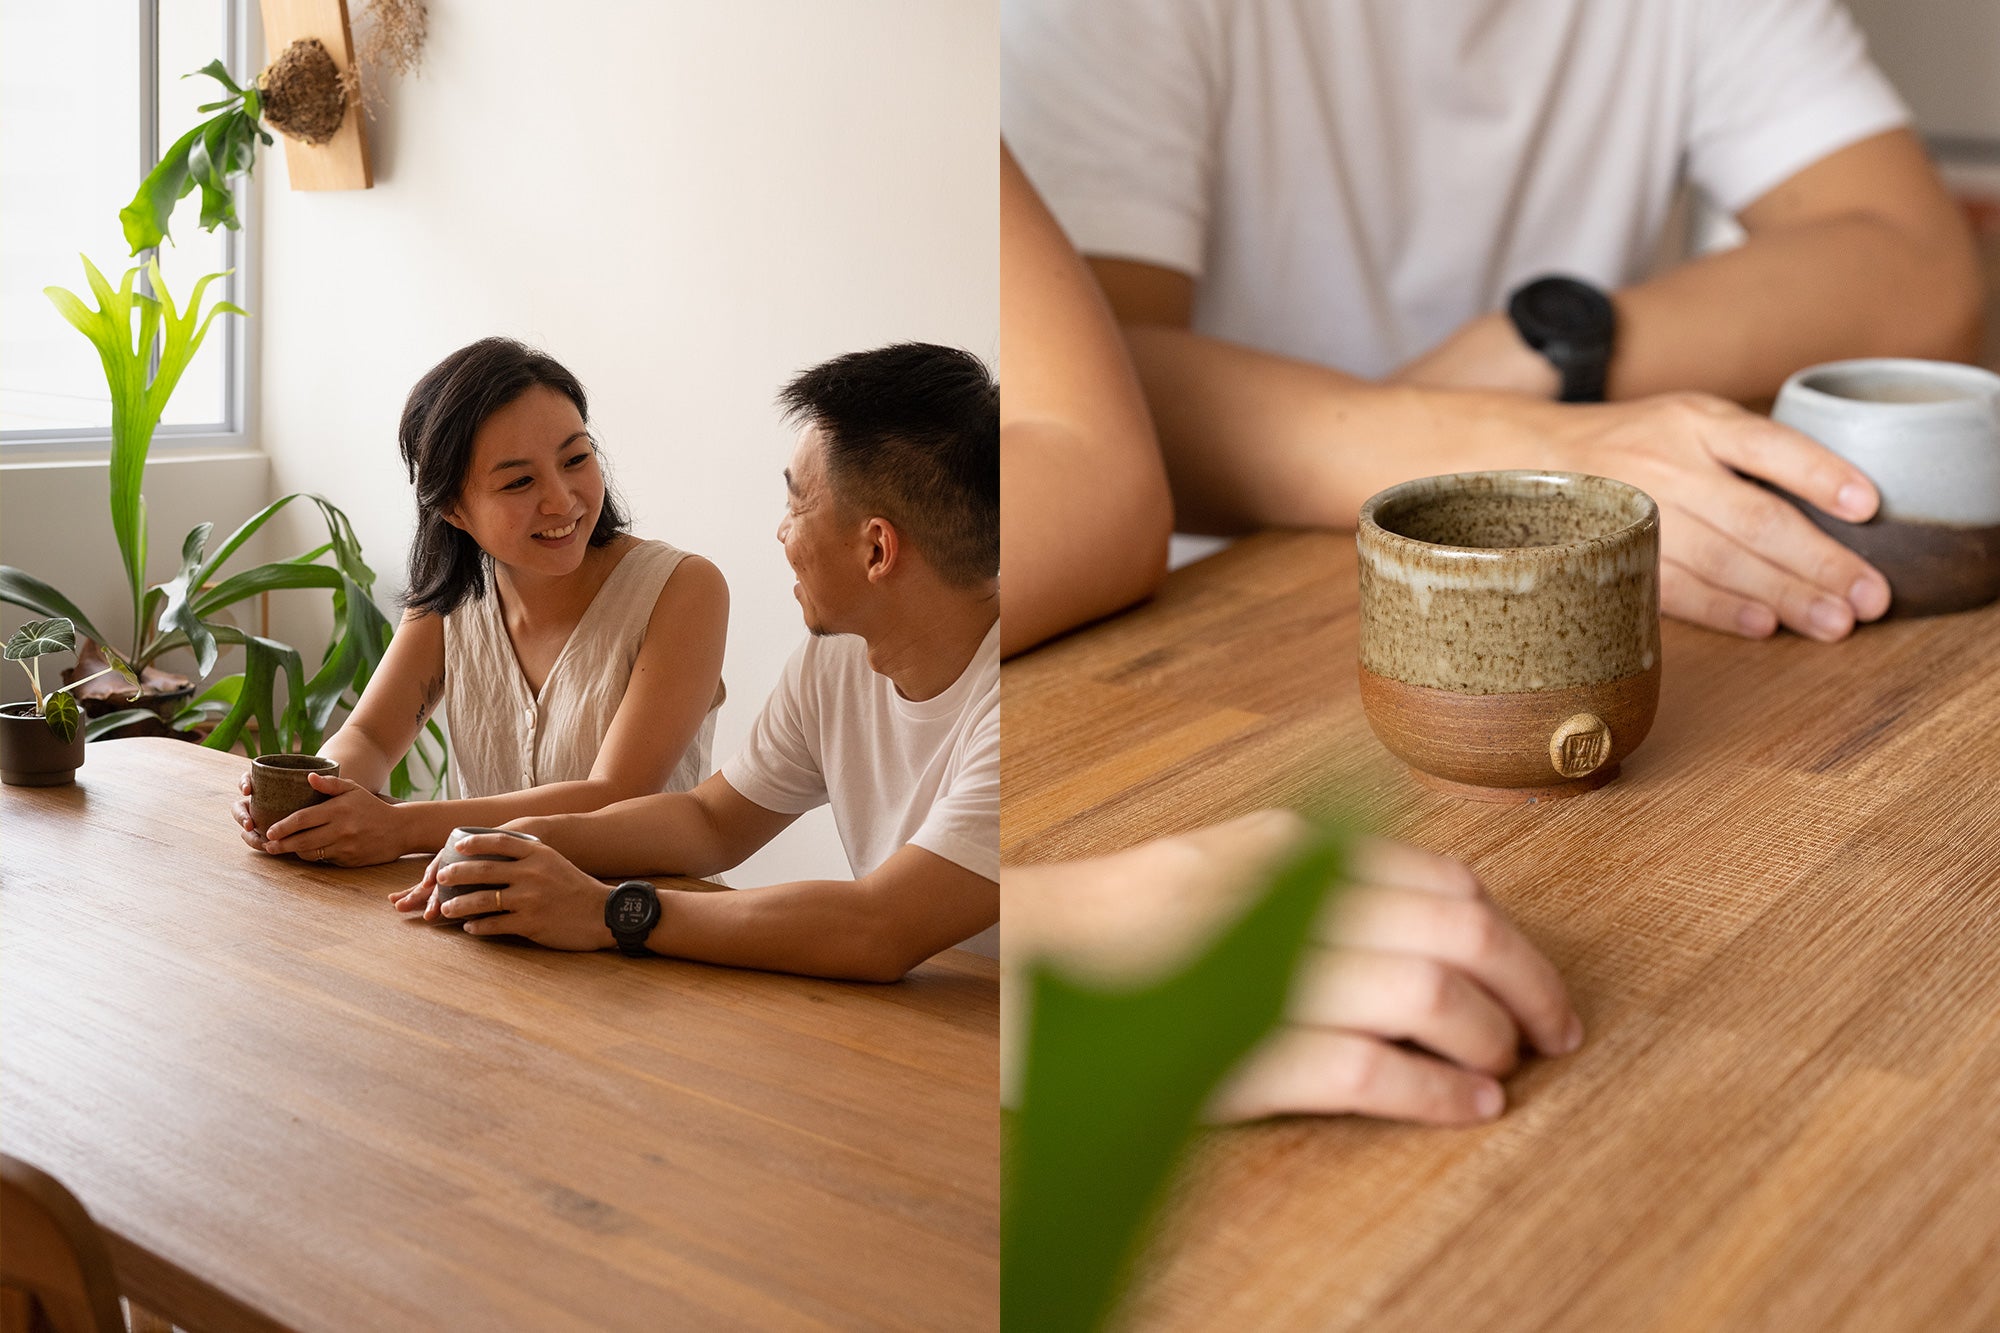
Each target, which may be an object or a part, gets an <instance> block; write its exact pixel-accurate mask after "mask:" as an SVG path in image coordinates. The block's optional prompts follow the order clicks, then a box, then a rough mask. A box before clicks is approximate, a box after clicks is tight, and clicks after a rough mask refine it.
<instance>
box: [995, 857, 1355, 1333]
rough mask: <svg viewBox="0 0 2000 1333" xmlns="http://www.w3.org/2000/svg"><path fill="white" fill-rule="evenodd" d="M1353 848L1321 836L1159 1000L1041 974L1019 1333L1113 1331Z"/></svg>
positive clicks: (1015, 1166)
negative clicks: (1156, 1227) (1217, 1106)
mask: <svg viewBox="0 0 2000 1333" xmlns="http://www.w3.org/2000/svg"><path fill="white" fill-rule="evenodd" d="M1345 846H1346V839H1345V837H1344V836H1343V835H1342V834H1341V833H1340V832H1338V831H1336V830H1333V829H1329V828H1322V829H1319V830H1318V831H1317V832H1316V833H1315V834H1314V835H1313V836H1312V837H1311V838H1309V839H1308V841H1307V843H1306V845H1305V846H1304V847H1303V848H1302V849H1300V850H1299V851H1298V852H1297V853H1295V854H1294V855H1293V856H1292V857H1291V858H1290V859H1289V860H1288V861H1287V862H1286V863H1285V864H1284V865H1283V866H1282V867H1281V868H1280V869H1279V870H1278V872H1277V874H1276V876H1275V877H1274V878H1273V880H1272V881H1271V884H1270V887H1269V888H1268V889H1267V890H1266V891H1265V892H1264V893H1263V895H1262V896H1261V898H1259V899H1258V901H1256V902H1255V903H1254V904H1253V905H1252V906H1251V907H1250V908H1249V910H1248V911H1246V912H1244V913H1243V915H1242V916H1241V917H1239V918H1238V919H1237V920H1236V922H1235V923H1234V924H1233V925H1231V926H1230V927H1229V928H1228V929H1227V930H1225V931H1224V932H1223V933H1222V934H1221V935H1220V936H1219V937H1218V938H1217V939H1216V940H1215V942H1214V943H1213V944H1211V945H1210V946H1209V948H1208V949H1207V951H1206V952H1205V953H1203V954H1202V955H1201V956H1200V957H1198V958H1196V959H1195V960H1194V961H1193V962H1191V963H1190V964H1188V965H1187V966H1186V967H1185V968H1183V969H1182V970H1181V971H1179V972H1178V973H1176V974H1175V975H1173V976H1170V977H1167V978H1165V979H1163V980H1160V981H1158V982H1155V983H1153V984H1151V985H1147V986H1142V987H1137V988H1129V989H1122V990H1121V989H1109V988H1103V987H1097V986H1090V985H1084V984H1081V983H1078V982H1074V981H1071V980H1069V979H1068V978H1066V977H1065V976H1063V975H1062V974H1060V973H1059V972H1057V971H1054V970H1052V969H1051V968H1050V967H1049V966H1047V965H1046V964H1036V965H1031V966H1030V968H1029V970H1028V974H1027V978H1026V982H1025V990H1026V993H1027V1001H1028V1003H1027V1010H1028V1022H1029V1023H1030V1025H1031V1027H1030V1031H1029V1036H1028V1052H1027V1062H1026V1066H1025V1074H1024V1078H1023V1083H1022V1102H1021V1109H1020V1111H1019V1112H1018V1113H1017V1114H1015V1115H1014V1116H1013V1117H1012V1124H1011V1125H1010V1130H1011V1133H1010V1136H1009V1139H1010V1141H1009V1144H1008V1159H1007V1171H1006V1177H1005V1183H1004V1206H1003V1210H1002V1220H1001V1279H1000V1284H1001V1294H1000V1300H1001V1307H1002V1309H1004V1310H1005V1311H1006V1323H1007V1327H1009V1328H1020V1329H1034V1330H1036V1331H1037V1333H1082V1331H1083V1330H1089V1329H1095V1328H1099V1327H1101V1326H1102V1325H1103V1324H1104V1322H1105V1321H1106V1320H1107V1319H1108V1318H1109V1316H1110V1315H1111V1313H1112V1310H1113V1308H1114V1306H1115V1304H1116V1302H1117V1300H1118V1297H1119V1293H1120V1291H1121V1289H1122V1286H1123V1284H1124V1282H1125V1281H1126V1280H1127V1278H1128V1276H1129V1274H1130V1272H1131V1268H1132V1264H1133V1263H1134V1261H1135V1260H1136V1259H1137V1257H1138V1256H1139V1254H1140V1252H1141V1250H1142V1248H1143V1246H1144V1243H1145V1240H1146V1236H1147V1232H1148V1229H1149V1225H1150V1222H1151V1220H1152V1219H1153V1217H1154V1216H1155V1214H1156V1212H1157V1210H1158V1208H1159V1205H1160V1202H1161V1200H1162V1199H1163V1198H1164V1197H1165V1193H1166V1187H1167V1184H1168V1182H1169V1181H1170V1179H1171V1177H1172V1173H1173V1170H1174V1168H1175V1165H1176V1164H1177V1162H1178V1161H1179V1159H1180V1157H1181V1154H1182V1152H1183V1150H1184V1148H1185V1146H1186V1144H1187V1142H1188V1139H1189V1137H1190V1136H1191V1134H1192V1133H1193V1131H1194V1128H1195V1124H1196V1120H1197V1117H1198V1116H1199V1114H1200V1112H1201V1109H1202V1107H1203V1106H1204V1105H1206V1104H1207V1102H1208V1101H1209V1099H1210V1097H1211V1096H1213V1094H1214V1092H1215V1089H1216V1087H1217V1086H1218V1085H1219V1084H1220V1082H1221V1081H1222V1079H1223V1078H1224V1077H1225V1076H1226V1075H1227V1074H1228V1072H1229V1071H1230V1069H1232V1068H1233V1067H1234V1066H1235V1065H1236V1064H1237V1063H1238V1062H1239V1061H1241V1060H1242V1058H1243V1056H1244V1055H1245V1054H1246V1053H1248V1052H1249V1050H1250V1049H1251V1047H1252V1046H1254V1045H1255V1044H1256V1043H1257V1042H1258V1040H1259V1039H1261V1038H1262V1037H1263V1036H1264V1034H1265V1033H1267V1032H1269V1031H1270V1030H1271V1029H1272V1028H1273V1027H1274V1026H1275V1025H1276V1024H1277V1023H1278V1021H1279V1019H1280V1017H1281V1015H1282V1014H1283V1011H1284V1004H1285V998H1286V994H1287V992H1288V991H1289V990H1290V988H1291V984H1292V975H1293V973H1294V972H1295V971H1296V970H1297V967H1298V963H1299V959H1300V957H1301V955H1302V954H1303V952H1304V949H1305V945H1306V942H1307V937H1308V934H1309V932H1310V930H1311V927H1312V923H1313V920H1314V918H1315V917H1316V916H1317V915H1318V914H1319V912H1320V910H1321V907H1322V905H1323V903H1324V901H1325V899H1326V897H1327V895H1328V891H1329V889H1330V888H1331V887H1332V886H1333V885H1335V884H1336V883H1337V882H1338V881H1339V878H1340V875H1341V870H1342V866H1343V864H1344V860H1345V857H1344V850H1345Z"/></svg>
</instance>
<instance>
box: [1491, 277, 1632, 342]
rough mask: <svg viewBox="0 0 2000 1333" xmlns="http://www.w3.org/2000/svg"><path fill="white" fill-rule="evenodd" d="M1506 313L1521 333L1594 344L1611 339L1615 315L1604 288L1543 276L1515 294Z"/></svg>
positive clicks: (1572, 279) (1539, 337) (1553, 339)
mask: <svg viewBox="0 0 2000 1333" xmlns="http://www.w3.org/2000/svg"><path fill="white" fill-rule="evenodd" d="M1509 305H1510V307H1511V308H1510V310H1509V313H1510V314H1511V315H1512V316H1513V318H1514V322H1515V324H1516V325H1518V326H1519V327H1520V328H1521V330H1522V332H1523V333H1524V334H1532V335H1533V336H1534V337H1536V338H1538V339H1542V340H1548V341H1556V340H1560V341H1562V342H1567V343H1581V344H1584V345H1593V344H1598V343H1608V342H1609V341H1610V339H1611V332H1612V325H1613V321H1614V320H1615V318H1616V317H1615V315H1614V313H1613V311H1612V308H1611V302H1610V301H1609V300H1608V299H1606V297H1605V295H1604V293H1603V292H1600V291H1599V290H1597V288H1595V287H1593V286H1591V285H1590V284H1589V283H1587V282H1579V281H1577V280H1576V279H1574V278H1542V279H1540V280H1538V281H1536V282H1531V283H1529V284H1528V285H1527V286H1525V287H1523V288H1521V290H1520V291H1518V292H1516V293H1515V294H1514V298H1513V300H1512V301H1511V302H1509Z"/></svg>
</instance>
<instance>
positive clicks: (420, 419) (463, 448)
mask: <svg viewBox="0 0 2000 1333" xmlns="http://www.w3.org/2000/svg"><path fill="white" fill-rule="evenodd" d="M537 385H540V386H541V387H543V388H547V389H554V390H555V391H556V392H557V393H559V394H561V395H562V396H563V397H565V398H567V399H569V400H570V401H571V402H572V403H575V404H576V414H577V415H578V416H579V417H581V418H583V423H584V426H585V427H586V428H588V427H589V425H590V403H589V400H588V399H587V398H585V396H584V392H583V385H582V384H580V383H578V382H577V378H576V376H574V375H572V374H570V373H569V371H568V370H566V369H564V368H563V366H562V364H561V363H560V362H558V361H557V360H556V359H555V358H554V357H552V356H549V355H548V354H547V353H545V352H538V351H536V350H535V349H534V348H532V347H528V346H525V345H524V344H521V343H518V342H515V341H514V340H513V339H511V338H481V339H480V340H479V341H478V342H476V343H473V344H471V345H470V346H467V347H461V348H459V349H458V350H457V351H456V352H453V353H452V354H451V355H450V356H448V357H446V358H445V359H444V360H442V361H440V362H438V363H437V364H436V365H435V366H432V367H431V368H430V369H429V370H428V371H426V372H425V373H424V377H423V378H422V379H420V380H418V381H417V387H416V388H414V389H411V390H410V396H409V398H408V400H407V401H405V402H404V404H403V420H402V424H401V425H400V426H398V427H397V430H396V439H397V443H398V444H399V445H400V446H401V447H402V450H403V466H404V467H405V468H407V469H408V470H409V474H410V484H411V485H412V486H413V487H415V488H416V492H417V533H416V537H415V539H414V540H413V541H412V542H411V543H410V581H409V588H408V591H406V592H405V593H404V594H403V604H404V605H405V606H406V607H408V608H409V609H411V610H413V611H427V612H429V613H431V614H432V615H438V616H448V615H450V614H451V613H452V612H453V611H456V610H457V609H458V607H459V605H460V604H461V603H463V602H465V601H466V600H468V599H470V600H472V601H477V600H479V599H480V598H481V597H484V596H485V595H486V580H487V571H488V570H489V569H490V568H491V566H492V564H493V557H491V556H489V555H488V554H486V552H485V551H483V550H481V549H480V547H479V543H477V542H475V541H473V540H472V537H471V535H470V534H469V533H467V532H465V531H463V530H462V529H459V528H456V527H453V526H452V525H451V524H450V523H449V522H448V521H446V519H445V516H444V512H445V510H447V509H450V508H451V507H452V506H453V505H455V504H457V503H458V497H459V494H460V493H461V492H462V491H463V490H464V489H465V474H466V473H467V472H468V471H470V470H471V468H472V437H473V436H474V435H476V434H478V433H479V428H480V427H481V426H483V425H485V424H486V419H487V418H488V417H490V416H492V415H493V414H494V413H495V412H498V411H499V410H500V409H501V408H503V407H505V406H507V404H509V403H511V402H513V401H514V400H515V399H516V398H519V397H520V396H521V395H522V394H524V393H526V392H527V391H528V390H530V389H532V388H534V387H536V386H537ZM600 465H601V459H600ZM627 527H628V521H627V519H626V517H625V509H624V506H622V505H621V504H619V502H618V497H617V496H616V495H615V494H613V493H612V490H611V482H610V480H609V479H608V478H607V479H606V481H605V483H604V507H603V508H602V509H600V510H599V511H598V513H597V523H596V526H594V527H593V528H591V530H590V544H591V545H592V546H604V545H606V544H608V543H609V542H610V541H611V540H612V538H614V537H617V536H618V535H619V534H620V533H623V532H624V531H625V530H626V528H627Z"/></svg>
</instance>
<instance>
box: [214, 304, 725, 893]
mask: <svg viewBox="0 0 2000 1333" xmlns="http://www.w3.org/2000/svg"><path fill="white" fill-rule="evenodd" d="M399 438H400V443H401V447H402V454H403V461H404V464H405V466H406V467H407V468H408V470H409V475H410V481H411V483H412V484H413V486H414V487H415V490H416V500H417V532H416V536H415V539H414V540H413V542H412V544H411V548H410V569H409V592H408V593H407V595H406V597H405V604H406V612H405V615H404V618H403V623H402V627H401V628H400V629H399V630H398V632H397V634H396V638H395V641H394V642H393V643H391V644H390V646H389V650H388V652H387V653H386V654H385V655H384V657H383V659H382V666H381V669H380V670H379V671H378V672H377V673H376V675H375V677H374V679H373V680H372V681H371V682H370V683H369V686H368V689H367V691H366V692H365V693H364V694H363V695H362V697H361V702H360V704H359V706H358V707H356V709H355V710H354V713H353V714H352V716H350V717H349V718H348V721H347V723H346V725H345V726H343V727H342V728H341V730H340V731H339V732H338V733H336V734H335V735H334V737H333V738H332V739H331V740H329V741H328V742H327V743H326V745H325V747H324V748H323V749H322V750H321V753H322V754H324V755H326V756H327V757H328V758H332V759H337V760H339V761H340V765H341V772H342V774H343V775H344V776H342V777H339V778H320V779H318V780H316V781H315V782H314V786H315V788H316V789H317V790H318V791H319V792H321V793H322V795H323V796H325V797H327V798H329V799H325V800H322V801H320V802H319V803H318V804H315V805H312V806H309V807H308V808H306V809H305V810H302V811H300V812H298V813H297V814H294V815H291V816H289V817H287V818H285V819H283V820H280V821H278V822H277V823H275V824H273V825H272V826H271V827H270V828H268V829H259V828H258V827H256V825H255V824H254V822H253V821H252V820H251V819H250V816H249V811H248V809H247V805H246V804H245V803H243V802H239V803H238V805H237V809H236V814H237V821H238V823H240V824H241V825H242V826H243V837H244V841H246V842H248V843H249V844H250V845H251V846H253V847H256V848H258V849H259V850H260V851H264V852H268V853H272V854H284V853H296V854H297V855H299V856H302V857H304V858H305V859H307V860H312V861H331V862H334V863H336V864H340V865H367V864H372V863H375V862H380V861H388V860H393V859H394V858H396V857H399V856H403V855H406V854H408V853H412V852H433V851H436V850H437V849H438V848H440V847H442V846H443V845H444V843H445V840H446V838H447V837H448V836H449V834H450V832H451V830H452V829H453V828H455V827H459V826H481V825H498V824H500V823H503V822H504V821H506V820H508V819H514V818H519V817H521V816H524V815H535V814H560V813H572V812H579V811H587V810H594V809H597V808H599V807H600V806H604V805H608V804H611V803H612V802H614V801H619V800H625V799H628V798H630V797H634V796H641V795H647V794H651V793H654V792H659V791H685V790H688V789H690V788H692V787H694V786H695V785H696V784H697V783H699V782H700V781H701V779H702V778H704V777H705V776H707V774H708V770H709V767H710V763H709V755H710V749H711V744H712V741H713V737H714V732H715V710H716V708H717V707H719V706H720V704H721V702H722V687H721V672H722V649H723V638H724V632H725V627H726V624H727V620H728V608H729V593H728V589H727V587H726V586H725V585H724V583H723V579H722V575H721V573H720V572H719V571H717V570H716V568H715V567H714V566H713V565H711V564H710V563H709V562H708V561H706V560H704V559H702V558H701V557H700V556H690V555H688V554H687V553H686V552H684V551H681V550H679V549H677V548H675V547H672V546H669V545H667V544H666V543H665V542H657V541H642V540H640V539H639V538H637V537H634V536H632V535H631V534H630V533H629V532H627V531H626V518H625V514H624V511H623V509H622V507H621V506H620V505H619V503H618V501H617V499H616V497H615V496H614V495H612V493H611V492H610V490H609V489H608V487H607V486H606V484H605V480H604V474H603V471H602V469H601V468H600V466H599V461H598V451H597V443H596V441H595V440H594V439H593V438H592V437H591V434H590V427H589V401H588V399H587V397H586V396H585V393H584V389H583V386H582V385H581V384H580V383H578V382H577V380H576V378H575V377H574V376H573V375H571V374H570V373H569V371H567V370H566V369H564V368H563V367H562V366H561V365H560V364H559V363H558V362H556V361H555V360H554V359H553V358H551V357H549V356H547V355H545V354H543V353H541V352H538V351H535V350H534V349H532V348H529V347H525V346H523V345H521V344H520V343H517V342H513V341H511V340H509V339H505V338H486V339H483V340H481V341H479V342H476V343H473V344H472V345H470V346H468V347H464V348H461V349H460V350H459V351H457V352H454V353H452V354H451V355H450V356H448V357H446V358H445V359H444V360H443V361H442V362H440V363H439V364H438V365H437V366H435V367H433V368H432V369H431V370H430V372H429V373H427V374H426V375H425V376H424V377H423V378H422V379H421V380H420V381H418V383H417V386H416V387H415V388H414V389H412V390H411V391H410V397H409V401H408V402H407V403H406V404H405V406H404V409H403V419H402V424H401V427H400V430H399ZM441 702H442V703H443V704H444V706H445V711H446V713H447V715H448V716H449V717H450V718H451V720H452V723H453V728H452V733H453V736H452V741H453V744H452V750H453V753H452V761H453V770H454V772H456V773H457V775H458V782H459V789H460V793H461V796H462V799H459V800H452V801H430V802H417V803H412V804H407V805H392V804H389V803H388V802H386V801H384V800H382V799H381V798H380V797H379V796H377V795H375V794H374V789H375V788H377V787H379V786H380V784H381V782H382V781H383V780H384V779H386V777H387V775H388V773H389V771H390V770H391V769H392V768H393V767H394V765H395V763H396V761H397V759H398V758H399V757H400V756H401V755H402V753H403V751H404V750H406V749H408V747H409V745H410V744H411V742H412V741H413V740H414V739H415V738H416V735H417V733H418V731H419V730H420V729H421V728H422V726H423V724H424V722H425V721H426V720H427V719H428V718H429V717H430V716H431V714H432V712H433V711H434V710H436V709H437V707H438V705H439V704H440V703H441Z"/></svg>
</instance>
